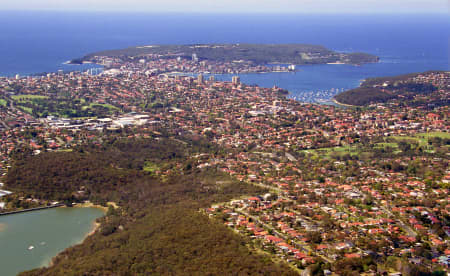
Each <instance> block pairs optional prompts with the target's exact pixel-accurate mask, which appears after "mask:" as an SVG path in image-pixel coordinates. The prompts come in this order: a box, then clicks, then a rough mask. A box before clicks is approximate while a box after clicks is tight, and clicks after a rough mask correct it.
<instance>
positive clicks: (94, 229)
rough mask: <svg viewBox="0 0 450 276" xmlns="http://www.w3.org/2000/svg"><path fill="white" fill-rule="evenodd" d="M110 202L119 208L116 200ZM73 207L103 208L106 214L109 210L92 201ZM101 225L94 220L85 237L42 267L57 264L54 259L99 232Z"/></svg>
mask: <svg viewBox="0 0 450 276" xmlns="http://www.w3.org/2000/svg"><path fill="white" fill-rule="evenodd" d="M109 203H111V205H112V206H113V207H114V208H118V206H117V204H116V203H114V202H108V205H109ZM61 208H69V207H66V206H63V207H61ZM71 208H98V209H101V210H102V211H104V213H105V215H106V212H107V210H108V207H104V206H101V205H95V204H93V203H92V202H85V203H80V204H77V205H75V206H73V207H71ZM100 227H101V223H99V222H97V220H94V221H93V222H92V226H91V229H90V230H89V232H87V233H86V234H85V235H84V236H83V238H82V239H81V240H80V241H78V242H76V243H74V244H72V245H71V246H69V247H66V248H64V250H62V251H61V252H58V254H56V255H55V256H53V257H52V258H51V259H50V261H49V262H48V263H47V265H43V266H41V268H43V267H46V268H49V267H52V266H53V265H55V263H54V261H55V259H56V258H57V257H58V256H59V255H61V254H62V253H63V252H64V251H66V250H67V249H68V248H71V247H74V246H77V245H80V244H82V243H84V242H85V241H86V239H87V238H89V237H90V236H93V235H94V234H95V233H96V232H97V230H98V229H99V228H100Z"/></svg>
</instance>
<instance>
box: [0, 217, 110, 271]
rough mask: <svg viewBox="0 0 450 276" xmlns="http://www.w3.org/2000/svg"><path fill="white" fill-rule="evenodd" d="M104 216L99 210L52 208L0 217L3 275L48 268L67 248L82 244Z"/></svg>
mask: <svg viewBox="0 0 450 276" xmlns="http://www.w3.org/2000/svg"><path fill="white" fill-rule="evenodd" d="M103 215H104V212H103V210H101V209H99V208H53V209H46V210H40V211H34V212H28V213H20V214H14V215H7V216H0V268H1V273H0V274H1V275H2V276H12V275H16V274H17V273H19V272H21V271H25V270H30V269H33V268H38V267H41V266H47V265H49V263H50V261H51V259H52V258H53V257H54V256H56V255H57V254H58V253H60V252H61V251H63V250H64V249H65V248H67V247H70V246H72V245H74V244H77V243H80V242H81V241H82V240H83V239H84V237H86V235H87V234H88V233H89V232H91V231H92V230H93V229H94V222H95V219H96V218H98V217H101V216H103ZM31 246H33V249H32V250H29V248H30V247H31Z"/></svg>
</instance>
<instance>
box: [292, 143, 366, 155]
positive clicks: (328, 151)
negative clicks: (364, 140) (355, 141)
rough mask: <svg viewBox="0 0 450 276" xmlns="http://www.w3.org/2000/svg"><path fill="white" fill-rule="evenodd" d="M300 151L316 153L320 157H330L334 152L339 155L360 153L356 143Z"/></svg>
mask: <svg viewBox="0 0 450 276" xmlns="http://www.w3.org/2000/svg"><path fill="white" fill-rule="evenodd" d="M300 152H303V153H307V154H311V155H315V156H318V157H330V156H331V155H332V154H337V155H344V154H350V155H358V154H360V151H359V149H358V147H357V146H356V145H352V146H343V147H332V148H322V149H312V150H302V151H300Z"/></svg>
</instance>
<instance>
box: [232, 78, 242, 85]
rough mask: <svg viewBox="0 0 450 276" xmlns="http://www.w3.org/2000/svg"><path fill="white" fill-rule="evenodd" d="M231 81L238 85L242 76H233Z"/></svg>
mask: <svg viewBox="0 0 450 276" xmlns="http://www.w3.org/2000/svg"><path fill="white" fill-rule="evenodd" d="M231 82H232V83H233V84H234V85H238V84H240V83H241V78H240V77H239V76H233V78H231Z"/></svg>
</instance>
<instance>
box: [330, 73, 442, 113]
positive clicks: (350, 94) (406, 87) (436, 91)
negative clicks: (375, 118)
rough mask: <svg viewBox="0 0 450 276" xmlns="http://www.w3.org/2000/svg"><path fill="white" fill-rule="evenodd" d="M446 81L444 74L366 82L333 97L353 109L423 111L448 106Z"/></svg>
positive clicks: (422, 74) (371, 79) (386, 78)
mask: <svg viewBox="0 0 450 276" xmlns="http://www.w3.org/2000/svg"><path fill="white" fill-rule="evenodd" d="M449 81H450V72H444V71H428V72H423V73H412V74H406V75H400V76H391V77H380V78H369V79H367V80H365V81H364V82H363V83H362V84H361V85H360V87H358V88H355V89H351V90H348V91H345V92H343V93H340V94H338V95H336V96H335V97H334V100H335V101H337V102H338V103H340V104H344V105H355V106H365V105H370V104H375V103H386V102H394V103H395V102H396V103H398V104H403V105H409V106H415V107H424V108H425V107H428V108H429V107H436V106H448V105H449V103H450V100H449V98H448V87H449Z"/></svg>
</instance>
